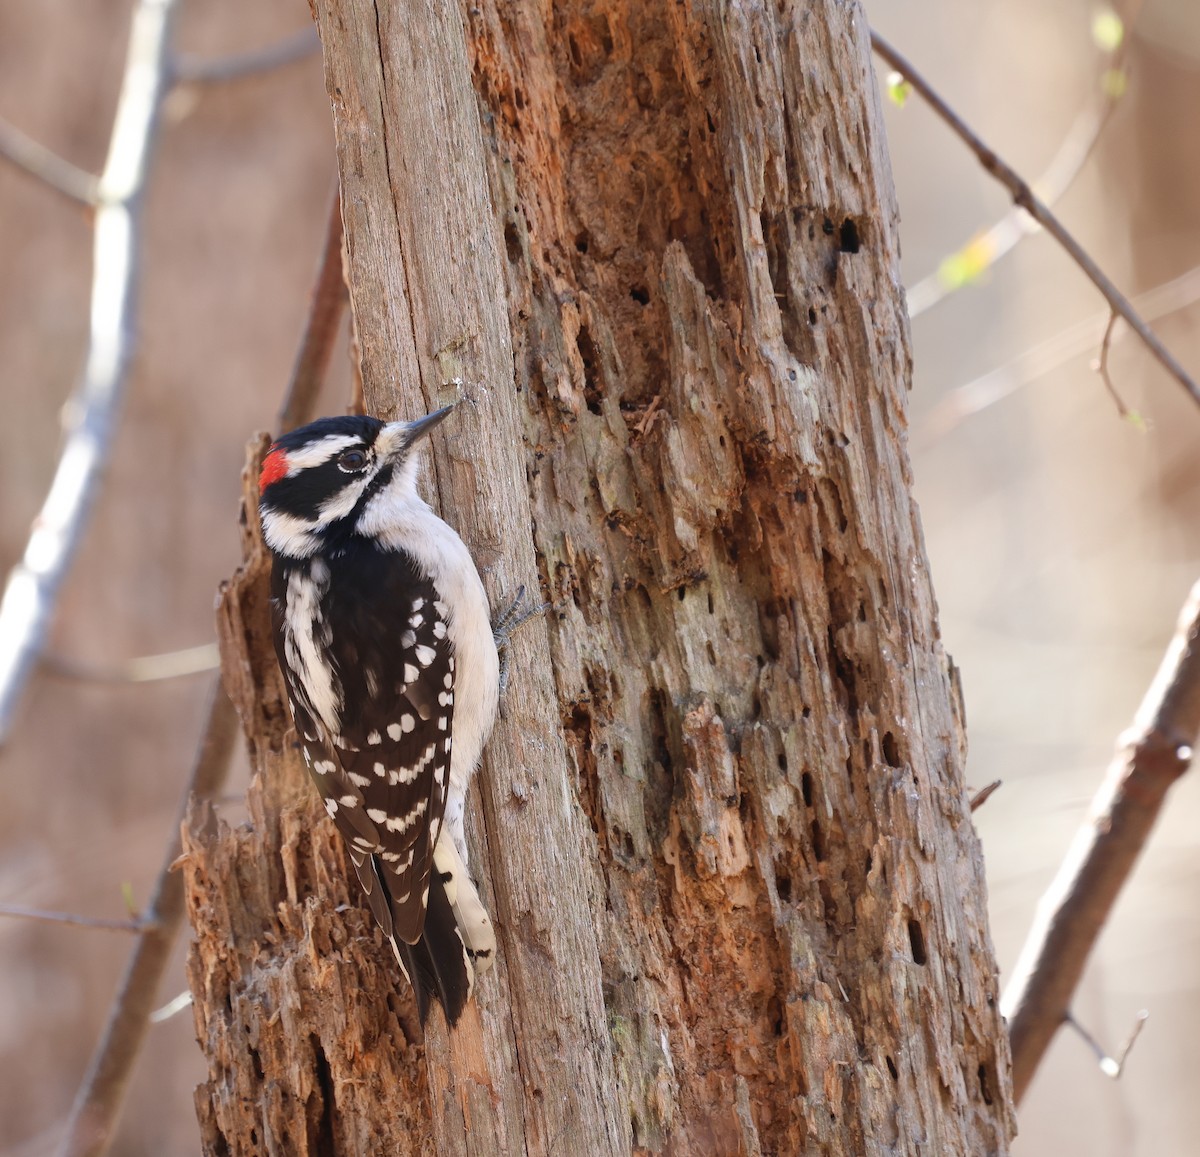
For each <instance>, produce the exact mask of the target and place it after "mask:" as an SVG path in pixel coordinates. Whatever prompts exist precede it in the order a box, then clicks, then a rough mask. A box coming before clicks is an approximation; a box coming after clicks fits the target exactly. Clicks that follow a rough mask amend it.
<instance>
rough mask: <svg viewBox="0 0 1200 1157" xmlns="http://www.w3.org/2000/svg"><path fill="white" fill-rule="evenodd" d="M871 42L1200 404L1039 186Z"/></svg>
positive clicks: (885, 47)
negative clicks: (1034, 186) (1043, 197)
mask: <svg viewBox="0 0 1200 1157" xmlns="http://www.w3.org/2000/svg"><path fill="white" fill-rule="evenodd" d="M871 45H872V47H873V48H874V49H875V51H876V52H877V53H878V54H879V55H880V56H881V57H882V58H883V59H884V60H886V61H887V63H888V64H890V65H891V66H892V68H894V69H896V71H897V72H900V73H902V74H903V76H904V78H905V79H906V80H907V81H908V82H909V84H911V85H912V86H913V88H914V89H915V90H916V91H917V92H919V93H920V94H921V96H922V98H923V99H924V100H925V102H926V103H927V104H928V105H929V106H930V108H932V109H933V111H934V112H935V113H937V115H938V116H939V117H940V118H941V119H942V120H943V121H945V123H946V124H947V125H948V126H949V128H950V130H951V131H952V132H953V133H954V134H955V135H956V136H957V137H958V138H959V139H960V140H961V141H962V142H963V143H964V144H965V145H966V146H967V147H968V148H969V149H970V150H971V151H972V152H973V153H974V154H975V156H976V157H977V158H978V159H979V163H980V164H981V165H982V166H983V167H984V168H985V169H986V170H987V171H988V172H989V173H991V175H992V176H993V177H995V178H996V180H998V181H999V182H1000V183H1001V184H1002V185H1004V186H1005V188H1007V189H1008V191H1009V193H1010V194H1011V195H1012V199H1013V201H1014V202H1015V203H1016V204H1017V205H1019V206H1020V207H1021V208H1022V209H1024V210H1025V212H1027V213H1028V214H1029V215H1030V216H1031V217H1032V218H1033V219H1034V220H1035V221H1036V222H1037V223H1038V224H1039V225H1041V227H1042V228H1043V229H1045V230H1046V232H1047V233H1049V234H1050V236H1051V237H1053V238H1054V240H1055V241H1057V242H1058V243H1059V245H1060V246H1062V248H1063V249H1065V250H1066V251H1067V254H1068V255H1069V256H1070V258H1071V259H1072V260H1073V261H1074V262H1075V264H1076V265H1078V266H1079V268H1080V269H1082V270H1083V272H1084V274H1086V276H1087V277H1088V279H1089V280H1090V281H1091V282H1092V284H1093V285H1094V286H1095V287H1096V288H1097V289H1098V290H1099V291H1100V292H1101V293H1102V294H1103V295H1104V299H1105V300H1106V301H1107V302H1108V304H1109V305H1110V306H1111V307H1112V309H1113V311H1114V312H1115V313H1118V314H1120V315H1121V317H1122V318H1124V319H1125V322H1126V323H1127V324H1128V326H1129V328H1130V329H1132V330H1133V331H1134V333H1136V334H1137V335H1138V337H1140V338H1141V339H1142V341H1143V343H1144V344H1145V345H1146V348H1147V349H1149V350H1150V352H1151V354H1153V355H1154V357H1155V359H1156V360H1157V361H1158V362H1159V363H1160V364H1161V365H1162V366H1163V368H1164V369H1166V371H1167V372H1168V373H1169V374H1170V375H1171V376H1172V377H1173V378H1174V379H1175V380H1176V381H1177V382H1178V383H1179V384H1180V385H1181V386H1182V387H1183V388H1184V389H1185V390H1186V391H1187V392H1188V393H1189V394H1190V395H1191V397H1192V399H1193V400H1194V401H1195V402H1197V403H1200V386H1197V384H1196V383H1195V382H1194V381H1193V380H1192V378H1191V377H1190V376H1189V374H1188V372H1187V371H1186V370H1185V369H1184V368H1183V366H1182V365H1180V364H1179V362H1178V360H1176V358H1175V356H1174V354H1172V353H1171V351H1170V350H1168V349H1167V348H1166V346H1164V345H1163V344H1162V342H1160V341H1159V340H1158V338H1157V337H1155V335H1154V333H1153V331H1152V330H1151V329H1150V327H1149V326H1148V325H1147V324H1146V323H1145V322H1144V321H1143V320H1142V319H1141V317H1139V316H1138V313H1137V311H1136V310H1135V309H1134V308H1133V306H1132V305H1130V303H1129V299H1128V298H1126V297H1125V296H1124V294H1122V293H1121V292H1120V291H1119V290H1118V289H1117V287H1116V286H1115V285H1113V283H1112V282H1111V281H1110V280H1109V278H1108V277H1107V276H1106V275H1105V274H1104V273H1103V271H1102V270H1101V269H1100V267H1099V266H1098V265H1097V264H1096V262H1095V261H1094V260H1093V259H1092V257H1091V256H1090V255H1089V254H1088V252H1087V250H1085V249H1084V248H1083V246H1082V245H1080V244H1079V242H1078V241H1076V240H1075V238H1074V237H1072V236H1071V234H1070V233H1068V232H1067V230H1066V228H1065V227H1064V226H1063V224H1062V222H1060V221H1059V219H1058V218H1057V217H1056V216H1055V215H1054V214H1053V213H1052V212H1051V211H1050V210H1049V209H1048V208H1047V207H1046V205H1045V204H1044V203H1043V202H1042V201H1041V200H1040V199H1039V198H1038V197H1036V196H1035V195H1034V193H1033V190H1032V189H1031V188H1030V187H1029V185H1028V184H1027V183H1026V182H1025V180H1024V179H1023V178H1022V177H1020V176H1019V175H1018V174H1017V173H1016V172H1015V170H1013V169H1012V168H1011V167H1010V166H1009V165H1007V164H1006V163H1005V162H1004V161H1003V160H1001V159H1000V157H998V156H997V155H996V154H995V153H994V152H993V151H992V150H991V149H990V148H988V146H987V145H985V144H984V143H983V141H981V140H980V139H979V137H978V136H977V135H976V134H975V132H974V130H973V129H971V128H970V127H969V126H968V125H967V124H966V122H965V121H963V119H962V118H961V117H960V116H959V115H958V113H956V112H955V111H954V110H953V109H952V108H951V107H950V106H949V105H948V104H947V103H946V102H945V101H944V100H943V99H942V98H941V97H940V96H939V95H938V94H937V93H936V92H935V91H934V90H933V88H931V87H930V85H929V82H928V81H926V80H925V78H924V77H922V76H921V75H920V73H918V72H917V71H916V70H915V69H914V68H913V67H912V65H911V64H909V62H908V61H907V60H905V59H904V57H903V56H901V55H900V53H898V52H897V51H896V50H895V49H894V48H893V47H892V46H891V45H890V44H889V43H888V42H887V41H886V40H884V38H883V37H882V36H880V35H879V33H877V32H875V31H872V32H871Z"/></svg>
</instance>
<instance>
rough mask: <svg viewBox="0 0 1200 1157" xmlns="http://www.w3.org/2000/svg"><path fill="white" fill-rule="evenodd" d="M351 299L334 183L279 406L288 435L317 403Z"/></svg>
mask: <svg viewBox="0 0 1200 1157" xmlns="http://www.w3.org/2000/svg"><path fill="white" fill-rule="evenodd" d="M348 300H349V293H348V292H347V290H346V279H345V276H344V274H343V271H342V200H341V197H340V196H339V195H338V189H337V186H336V185H335V186H334V190H333V196H332V197H331V199H330V205H329V213H328V216H327V217H326V220H325V243H324V245H323V246H322V247H321V258H320V263H319V265H318V266H317V276H316V279H315V280H314V282H313V289H312V296H311V298H310V299H309V305H308V319H307V321H306V322H305V325H304V336H303V338H302V339H301V342H300V348H299V350H297V352H296V363H295V366H294V367H293V369H292V378H291V381H290V382H289V383H288V388H287V392H286V394H285V395H284V399H283V405H282V406H281V407H280V409H279V432H280V433H281V434H286V433H287V432H288V431H289V430H294V429H295V428H296V427H297V426H299V425H301V424H303V423H304V422H305V421H307V420H308V418H309V417H310V416H311V414H312V412H313V408H314V407H315V406H316V404H317V395H318V394H319V393H320V390H321V383H322V382H323V381H324V380H325V373H326V371H327V370H328V368H329V359H330V358H331V357H332V356H333V347H334V345H335V344H336V342H337V336H338V330H339V327H340V326H341V324H342V313H343V312H344V310H345V308H346V302H347V301H348Z"/></svg>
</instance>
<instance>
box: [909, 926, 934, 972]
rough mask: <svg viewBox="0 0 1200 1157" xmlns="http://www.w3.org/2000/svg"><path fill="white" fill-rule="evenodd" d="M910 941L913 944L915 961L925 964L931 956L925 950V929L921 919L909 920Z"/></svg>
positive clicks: (915, 962)
mask: <svg viewBox="0 0 1200 1157" xmlns="http://www.w3.org/2000/svg"><path fill="white" fill-rule="evenodd" d="M908 942H909V944H910V945H911V946H912V958H913V963H914V964H925V963H926V962H927V961H928V960H929V956H928V954H927V953H926V951H925V931H924V929H922V927H921V922H920V921H919V920H910V921H909V922H908Z"/></svg>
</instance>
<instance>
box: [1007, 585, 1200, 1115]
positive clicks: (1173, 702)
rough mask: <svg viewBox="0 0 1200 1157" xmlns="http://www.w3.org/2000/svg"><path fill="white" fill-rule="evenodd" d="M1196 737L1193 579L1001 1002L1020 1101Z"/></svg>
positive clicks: (1197, 615) (1199, 669) (1198, 603)
mask: <svg viewBox="0 0 1200 1157" xmlns="http://www.w3.org/2000/svg"><path fill="white" fill-rule="evenodd" d="M1198 734H1200V582H1197V583H1196V585H1195V586H1194V587H1192V590H1191V593H1190V595H1189V596H1188V600H1187V602H1186V604H1185V605H1184V608H1183V611H1182V613H1181V615H1180V618H1179V624H1178V626H1177V627H1176V630H1175V636H1174V638H1173V639H1172V640H1171V643H1170V646H1169V647H1168V648H1167V653H1166V655H1165V656H1164V657H1163V661H1162V664H1161V666H1160V667H1159V669H1158V673H1157V674H1156V675H1155V677H1154V681H1153V682H1152V683H1151V685H1150V688H1149V690H1148V691H1147V692H1146V697H1145V699H1143V700H1142V705H1141V707H1140V708H1139V709H1138V713H1137V715H1136V716H1135V718H1134V721H1133V726H1132V727H1130V729H1129V730H1128V731H1126V732H1125V733H1124V734H1123V735H1122V736H1121V737H1120V738H1119V739H1118V741H1117V742H1118V747H1117V753H1116V756H1115V757H1114V759H1113V762H1112V763H1111V764H1110V765H1109V769H1108V774H1107V775H1106V777H1105V779H1104V782H1103V784H1102V785H1101V787H1100V789H1099V791H1098V792H1097V793H1096V797H1095V799H1094V800H1093V801H1092V808H1091V818H1090V819H1089V820H1088V821H1087V822H1086V823H1085V824H1084V825H1083V826H1082V827H1081V828H1080V829H1079V831H1078V832H1077V833H1076V835H1075V839H1074V840H1073V842H1072V843H1071V847H1070V848H1069V849H1068V851H1067V854H1066V857H1065V858H1064V860H1063V862H1062V864H1061V866H1060V867H1059V869H1058V874H1057V876H1056V877H1055V878H1054V882H1053V883H1052V884H1051V885H1050V887H1049V888H1048V889H1047V890H1046V892H1045V894H1044V895H1043V896H1042V898H1041V900H1040V902H1039V903H1038V910H1037V915H1036V916H1035V918H1034V922H1033V927H1032V928H1031V929H1030V931H1029V936H1028V938H1027V939H1026V941H1025V945H1024V947H1023V948H1022V949H1021V955H1020V957H1019V959H1018V960H1017V963H1016V966H1015V967H1014V969H1013V975H1012V979H1011V981H1010V982H1009V985H1008V988H1007V989H1006V991H1005V993H1004V996H1003V998H1002V1000H1001V1002H1000V1010H1001V1013H1002V1014H1003V1016H1004V1017H1005V1018H1006V1019H1007V1021H1008V1026H1009V1038H1010V1041H1011V1044H1012V1059H1013V1097H1014V1100H1015V1101H1016V1102H1017V1103H1018V1104H1019V1103H1020V1100H1021V1097H1022V1096H1023V1095H1024V1094H1025V1091H1026V1090H1027V1089H1028V1088H1029V1083H1030V1081H1031V1080H1032V1079H1033V1075H1034V1073H1035V1072H1036V1071H1037V1067H1038V1064H1039V1063H1040V1062H1041V1059H1042V1057H1043V1055H1044V1054H1045V1052H1046V1049H1047V1048H1048V1047H1049V1044H1050V1041H1051V1039H1052V1038H1053V1036H1054V1034H1055V1033H1056V1032H1057V1031H1058V1028H1059V1026H1060V1025H1061V1024H1062V1023H1063V1021H1064V1019H1065V1018H1066V1016H1067V1015H1068V1009H1069V1007H1070V1003H1071V996H1072V994H1073V993H1074V991H1075V986H1076V985H1077V984H1078V983H1079V978H1080V976H1081V975H1082V974H1083V969H1084V965H1085V964H1086V963H1087V959H1088V956H1089V954H1090V953H1091V950H1092V946H1093V945H1094V944H1095V943H1096V940H1097V938H1098V937H1099V935H1100V930H1101V929H1102V928H1103V927H1104V923H1105V921H1106V920H1107V919H1108V915H1109V913H1110V912H1111V911H1112V906H1113V904H1114V903H1115V902H1116V899H1117V896H1118V894H1119V893H1120V890H1121V887H1122V886H1123V885H1124V883H1125V880H1126V879H1127V878H1128V876H1129V874H1130V872H1131V871H1132V870H1133V866H1134V863H1135V862H1136V860H1137V857H1138V855H1139V854H1140V852H1141V850H1142V847H1143V846H1144V845H1145V843H1146V840H1147V839H1148V838H1149V835H1150V830H1151V828H1152V827H1153V826H1154V822H1155V820H1156V819H1157V818H1158V813H1159V812H1160V811H1161V810H1162V806H1163V803H1164V801H1165V799H1166V795H1167V791H1168V790H1169V789H1170V787H1171V785H1172V784H1173V783H1174V782H1175V781H1176V780H1177V779H1178V778H1179V777H1180V776H1181V775H1182V774H1183V773H1184V772H1185V771H1187V769H1188V766H1189V765H1190V763H1191V759H1192V746H1193V744H1194V743H1195V742H1196V737H1197V735H1198Z"/></svg>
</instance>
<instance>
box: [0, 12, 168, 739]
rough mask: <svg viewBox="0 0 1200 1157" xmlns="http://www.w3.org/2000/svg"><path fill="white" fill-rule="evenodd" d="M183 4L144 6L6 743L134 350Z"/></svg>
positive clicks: (36, 550)
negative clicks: (141, 244)
mask: <svg viewBox="0 0 1200 1157" xmlns="http://www.w3.org/2000/svg"><path fill="white" fill-rule="evenodd" d="M176 3H177V0H139V4H138V6H137V8H136V9H135V11H134V14H133V26H132V28H131V30H130V36H129V51H128V56H127V58H126V63H125V74H124V77H123V79H122V82H121V94H120V98H119V100H118V102H117V114H116V119H115V121H114V123H113V132H112V139H111V140H110V142H109V149H108V159H107V160H106V161H105V165H104V172H103V173H102V174H101V175H100V181H99V183H98V185H97V190H96V202H97V208H96V216H95V223H94V230H95V238H94V258H93V269H92V308H91V332H90V336H89V339H88V352H87V363H86V365H85V367H84V372H83V380H82V381H81V382H80V384H79V386H78V388H77V390H76V392H75V395H74V396H73V397H72V399H71V401H70V403H69V405H68V411H67V417H66V419H65V425H66V441H65V443H64V446H63V450H62V456H61V457H60V458H59V462H58V468H57V470H56V472H55V475H54V482H53V484H52V485H51V487H50V493H49V494H48V495H47V497H46V501H45V503H44V505H43V506H42V509H41V512H40V513H39V515H38V517H37V519H36V520H35V522H34V525H33V533H32V534H31V535H30V538H29V544H28V546H27V547H26V549H25V557H24V558H23V559H22V561H21V562H20V563H18V564H17V566H16V567H14V568H13V571H12V573H11V574H10V575H9V579H8V585H7V587H6V588H5V591H4V598H3V601H2V602H0V743H3V742H4V740H5V738H6V737H7V735H8V732H9V730H10V729H11V727H12V722H13V716H14V714H15V712H16V709H17V704H18V701H19V700H20V697H21V693H22V691H23V689H24V686H25V684H26V682H27V681H28V679H29V675H30V672H31V671H32V670H33V667H34V665H35V663H36V661H37V658H38V655H39V654H40V652H41V649H42V646H43V644H44V640H45V635H46V631H47V629H48V627H49V624H50V616H51V612H52V611H53V608H54V603H55V599H56V597H57V595H58V590H59V587H60V585H61V583H62V579H63V576H64V575H65V574H66V571H67V567H68V566H69V565H70V562H71V558H72V557H73V555H74V553H75V549H76V547H77V546H78V545H79V541H80V539H81V538H82V536H83V529H84V526H85V524H86V521H87V514H88V509H89V507H90V504H91V499H92V496H93V495H94V493H95V490H96V481H97V478H98V477H99V474H100V471H101V469H102V467H103V465H104V463H105V461H106V459H107V457H108V453H109V449H110V444H111V441H112V433H113V427H114V424H115V418H116V411H117V407H118V406H119V404H120V401H121V395H122V393H123V392H124V385H125V380H126V378H127V376H128V370H129V363H130V355H131V349H132V341H131V338H132V330H133V324H134V322H133V318H134V310H135V299H136V293H135V290H136V274H137V248H138V225H139V218H140V215H141V214H140V210H141V199H142V191H143V189H144V187H145V182H146V170H147V166H148V164H149V161H150V149H151V144H152V143H153V140H154V137H155V129H156V127H157V124H158V114H159V110H160V108H161V105H162V99H163V96H164V94H165V92H166V88H167V78H166V67H165V65H166V60H167V53H168V50H169V43H170V33H171V20H172V17H173V15H174V9H175V5H176Z"/></svg>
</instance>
